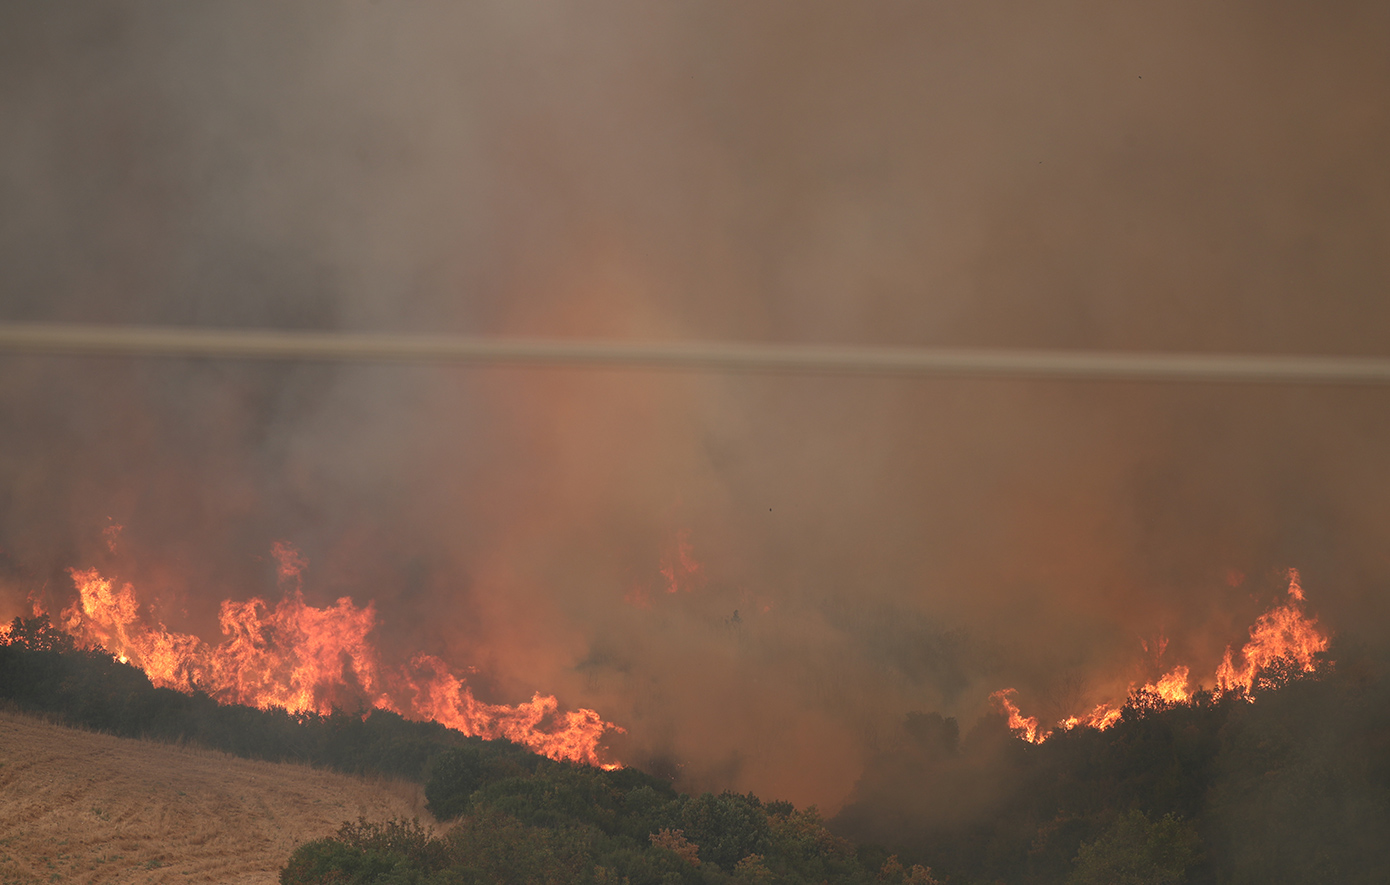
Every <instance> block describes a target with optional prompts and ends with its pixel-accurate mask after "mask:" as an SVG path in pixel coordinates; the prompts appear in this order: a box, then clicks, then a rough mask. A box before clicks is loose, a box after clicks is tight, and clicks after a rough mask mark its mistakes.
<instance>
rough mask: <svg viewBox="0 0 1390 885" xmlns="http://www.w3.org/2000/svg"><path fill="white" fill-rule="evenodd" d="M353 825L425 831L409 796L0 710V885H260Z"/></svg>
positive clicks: (416, 795)
mask: <svg viewBox="0 0 1390 885" xmlns="http://www.w3.org/2000/svg"><path fill="white" fill-rule="evenodd" d="M359 815H364V816H366V817H368V818H370V819H373V820H383V819H388V818H392V817H405V818H409V817H415V816H419V817H420V818H422V819H425V820H429V815H428V814H427V813H426V812H425V810H424V796H423V789H422V787H421V786H420V785H419V784H414V783H406V782H399V781H384V780H375V779H364V778H359V777H351V776H348V775H343V774H336V773H333V772H327V771H318V770H315V769H312V768H308V767H305V766H298V765H285V764H275V763H269V762H252V761H248V760H245V759H238V758H236V757H233V756H228V755H226V754H224V753H218V752H213V751H208V750H202V749H195V748H186V747H174V746H168V745H165V744H158V743H152V742H147V741H136V740H129V739H125V738H117V737H111V736H109V735H103V734H94V733H91V732H86V731H79V730H75V729H70V728H64V727H61V726H56V725H51V724H48V723H45V722H43V721H41V720H39V719H35V718H32V717H28V716H23V715H20V714H16V713H10V712H0V883H11V882H14V883H27V882H82V883H118V882H119V883H125V882H132V883H145V882H152V883H163V882H179V883H183V882H219V883H237V885H252V883H271V882H275V881H276V875H277V873H278V871H279V869H280V867H281V866H282V865H283V864H284V862H285V859H286V858H287V857H289V855H290V852H292V851H293V850H294V848H295V847H296V846H297V845H299V844H300V843H302V842H304V841H306V840H308V839H314V838H318V837H320V836H326V835H329V834H331V833H332V832H333V831H335V830H336V829H337V827H338V825H339V824H341V823H342V822H343V821H344V820H355V819H356V818H357V817H358V816H359Z"/></svg>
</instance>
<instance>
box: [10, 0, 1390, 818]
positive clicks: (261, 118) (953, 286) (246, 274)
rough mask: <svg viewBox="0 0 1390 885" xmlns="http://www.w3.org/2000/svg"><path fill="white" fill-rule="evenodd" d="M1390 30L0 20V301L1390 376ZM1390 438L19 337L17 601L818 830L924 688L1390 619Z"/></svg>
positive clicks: (87, 626)
mask: <svg viewBox="0 0 1390 885" xmlns="http://www.w3.org/2000/svg"><path fill="white" fill-rule="evenodd" d="M1387 45H1390V6H1387V4H1386V3H1384V2H1383V0H1345V2H1341V3H1336V4H1315V3H1294V2H1275V3H1270V2H1267V0H1261V2H1256V0H1229V2H1222V3H1212V2H1210V0H1169V2H1164V3H1149V4H1132V3H1130V4H1126V3H1109V4H1104V3H1096V2H1083V0H1055V2H1048V3H1037V2H1029V0H997V2H991V3H971V2H958V3H940V2H936V3H923V2H914V0H881V2H874V3H846V2H839V0H796V2H791V0H764V2H758V3H748V2H746V0H700V2H675V3H650V2H639V0H553V2H545V3H518V2H508V0H478V2H469V3H449V2H440V0H420V2H417V3H376V2H367V0H300V2H295V3H275V2H266V0H262V2H238V3H178V4H158V5H156V4H141V3H121V2H89V0H46V2H42V3H16V2H10V3H3V2H0V121H3V125H0V269H3V272H0V322H3V323H5V324H14V323H76V324H82V325H93V324H97V325H112V326H142V327H143V326H159V327H164V328H197V329H215V330H220V331H224V332H231V331H234V330H238V329H282V330H288V331H300V332H316V331H324V332H335V333H350V332H365V333H379V334H383V335H394V334H399V335H407V336H409V335H420V334H424V335H444V336H464V337H468V338H480V339H487V340H493V339H543V340H547V341H560V342H584V341H594V340H613V341H644V342H654V343H671V344H677V343H680V342H754V343H760V344H766V345H779V344H792V345H807V346H846V347H870V348H881V347H888V348H892V347H903V348H914V349H915V348H933V349H934V348H966V349H971V350H974V349H987V350H998V349H1002V350H1006V351H1010V352H1015V351H1025V350H1046V351H1054V350H1061V351H1068V352H1116V353H1126V354H1139V353H1148V352H1158V353H1195V354H1214V353H1216V354H1219V353H1235V354H1246V355H1252V356H1258V355H1274V356H1297V355H1309V356H1314V355H1324V356H1332V357H1339V358H1342V357H1347V358H1350V357H1358V356H1362V357H1375V358H1384V357H1386V356H1387V355H1390V298H1386V297H1385V293H1386V292H1390V250H1388V249H1387V248H1386V242H1385V231H1386V230H1390V174H1387V164H1386V162H1385V158H1386V157H1387V156H1390V102H1387V101H1386V100H1385V96H1386V95H1387V94H1390V53H1387V52H1386V51H1385V47H1386V46H1387ZM1387 450H1390V389H1383V388H1365V387H1363V388H1341V387H1335V386H1326V385H1319V386H1309V387H1299V386H1297V385H1238V384H1226V383H1212V384H1167V383H1128V382H1124V383H1120V382H1100V381H1093V382H1068V383H1058V382H1043V381H1039V380H1031V381H1029V380H1006V379H993V380H984V379H973V380H965V379H957V380H948V379H946V378H944V377H932V378H922V377H917V378H873V379H869V378H849V377H841V376H831V377H819V376H805V375H787V376H783V375H779V374H777V373H758V374H756V375H746V374H740V373H736V372H730V373H726V374H710V373H687V372H683V371H678V370H674V369H662V370H650V371H648V370H642V371H637V370H632V371H616V370H610V369H604V368H588V369H575V368H538V367H531V368H527V367H523V366H509V367H503V366H491V365H489V366H480V365H472V366H469V367H463V366H449V367H440V366H426V365H414V366H403V365H402V366H397V365H388V364H381V363H372V364H357V363H334V364H315V363H304V362H298V361H276V360H260V361H238V360H230V359H203V358H180V357H169V358H161V359H159V360H144V359H140V358H136V357H128V358H118V357H98V356H65V357H60V356H53V355H48V356H44V355H32V354H31V355H19V354H14V353H10V352H5V353H0V615H3V616H13V615H15V614H18V613H20V612H27V610H28V605H29V599H30V598H31V597H32V598H35V599H37V600H39V601H40V602H41V603H42V604H43V605H44V607H45V610H46V611H49V612H51V613H53V614H54V618H55V620H56V621H62V620H63V619H64V617H66V618H68V619H69V620H71V621H72V622H73V629H78V630H81V631H85V634H84V635H87V636H89V637H90V638H91V639H92V640H93V641H97V640H100V641H102V642H103V644H109V645H110V647H111V649H112V651H113V652H115V653H119V654H124V655H126V656H127V657H129V658H130V659H131V660H133V661H134V660H139V661H141V662H142V665H145V666H148V667H150V668H152V670H153V671H154V672H155V673H156V674H162V675H157V676H156V678H159V679H166V680H170V682H168V683H167V684H171V685H173V684H178V685H183V686H192V685H194V684H197V685H199V686H200V687H203V688H206V689H207V690H209V691H214V690H215V691H217V692H219V693H220V695H219V696H221V697H225V698H227V699H246V700H248V701H249V702H255V703H284V704H287V705H290V706H293V707H298V708H302V709H306V710H307V709H312V710H322V709H327V705H331V704H332V703H339V704H341V705H343V706H344V707H345V708H348V709H353V708H355V707H356V705H357V704H359V703H362V704H378V703H379V704H382V705H390V706H392V707H394V708H395V709H398V710H400V711H401V712H402V713H403V714H404V715H410V716H419V717H433V718H439V719H441V720H443V721H446V722H448V723H450V724H459V725H460V727H463V728H464V729H465V730H473V731H475V732H476V733H481V734H513V735H521V736H522V738H523V742H526V741H533V742H544V741H549V740H552V739H554V740H555V741H556V743H555V744H554V746H555V747H557V748H559V749H554V750H553V751H554V752H557V753H561V754H568V755H570V756H573V755H575V754H577V755H579V756H586V755H587V754H588V753H589V752H590V750H589V749H586V748H594V749H593V752H594V753H596V754H597V757H596V758H597V759H598V760H599V761H605V760H608V759H610V758H612V759H617V760H621V761H622V763H623V764H624V765H629V766H632V767H645V768H649V769H651V770H653V771H657V772H661V773H663V774H668V775H670V776H672V777H673V778H674V779H675V780H676V782H677V784H678V786H679V788H680V789H682V790H685V791H688V792H699V791H703V790H707V789H708V790H713V791H715V792H719V791H721V790H725V789H729V790H734V791H737V792H739V793H744V792H747V791H750V790H751V791H753V792H755V793H756V794H758V795H760V796H763V797H764V798H780V799H787V800H790V801H793V802H795V803H797V804H798V805H803V806H804V805H807V804H812V803H815V804H817V805H818V806H819V807H820V809H821V810H822V811H823V812H825V813H826V814H827V815H831V814H834V813H835V811H836V809H837V808H838V807H839V806H840V805H841V804H842V803H843V802H845V801H846V797H848V796H850V795H851V794H852V793H853V791H854V789H855V784H856V782H857V781H858V780H859V779H860V778H861V776H862V775H863V774H864V772H865V771H866V768H867V767H871V766H872V763H873V760H874V759H876V758H878V757H879V756H881V755H882V754H884V753H891V752H894V749H893V748H895V747H898V746H899V743H900V741H902V740H904V739H905V738H904V735H905V732H904V721H905V717H907V716H908V715H909V714H911V713H914V712H920V713H923V714H927V713H931V712H936V713H939V714H940V715H942V716H944V717H947V718H955V719H956V720H957V721H958V722H960V723H961V724H962V727H963V730H965V731H966V732H968V731H969V728H970V723H971V722H974V721H976V720H977V719H978V718H979V717H980V716H981V715H982V714H987V713H988V714H990V715H991V716H992V715H993V714H992V713H991V712H990V711H992V710H993V709H995V708H996V706H997V705H998V704H999V703H1000V702H999V701H994V702H991V701H990V695H991V694H993V693H994V692H996V691H997V690H999V689H1001V688H1003V687H1006V686H1007V687H1011V688H1014V689H1017V692H1016V693H1015V694H1011V695H1005V696H1004V697H1003V698H1002V699H1001V700H1008V701H1009V702H1010V703H1012V704H1014V705H1015V707H1016V708H1018V709H1019V711H1020V712H1019V713H1018V714H1017V715H1018V716H1019V717H1020V720H1021V721H1026V720H1027V719H1029V718H1034V719H1036V720H1037V725H1036V731H1035V735H1036V734H1042V733H1046V732H1047V731H1048V730H1049V729H1054V730H1055V729H1056V728H1057V727H1058V725H1057V723H1059V722H1062V721H1067V720H1075V722H1074V725H1073V726H1072V727H1080V726H1081V725H1082V724H1083V723H1086V724H1095V725H1102V724H1104V723H1105V722H1106V721H1107V719H1108V718H1113V716H1114V715H1115V711H1116V706H1117V705H1118V704H1120V703H1121V702H1123V700H1124V698H1125V696H1126V694H1127V692H1128V691H1129V690H1130V689H1131V687H1133V688H1134V689H1135V690H1138V689H1140V688H1143V687H1144V686H1146V685H1152V686H1153V690H1154V691H1155V692H1157V693H1159V694H1160V695H1162V696H1165V697H1167V696H1172V697H1179V696H1181V693H1182V692H1183V691H1188V692H1195V690H1196V686H1197V684H1198V683H1204V684H1205V685H1207V686H1209V687H1211V686H1213V685H1214V684H1216V682H1220V680H1223V679H1224V680H1227V682H1225V683H1221V684H1239V683H1242V682H1243V681H1244V680H1247V679H1248V678H1249V674H1250V673H1251V672H1252V668H1258V667H1259V666H1261V664H1262V663H1263V662H1265V661H1267V660H1268V654H1269V651H1268V648H1273V647H1274V646H1269V645H1268V643H1267V642H1266V639H1265V638H1264V637H1269V639H1268V642H1275V641H1276V640H1277V641H1280V642H1282V641H1284V639H1285V638H1287V635H1289V633H1290V631H1291V630H1294V629H1296V628H1297V627H1298V625H1299V624H1300V623H1303V622H1307V621H1308V620H1309V619H1308V618H1307V616H1302V620H1300V619H1297V618H1293V619H1291V617H1292V613H1297V612H1303V611H1305V609H1304V608H1303V607H1302V606H1303V605H1304V603H1302V602H1300V601H1297V600H1294V599H1293V598H1292V597H1290V596H1285V595H1284V589H1285V587H1286V586H1287V582H1286V581H1285V580H1284V578H1283V576H1282V575H1281V574H1279V573H1275V572H1272V571H1271V569H1272V568H1275V567H1278V566H1281V565H1283V564H1289V563H1297V564H1298V565H1299V566H1300V568H1301V569H1302V575H1303V580H1304V583H1305V584H1306V585H1307V586H1308V587H1309V588H1310V596H1311V597H1312V598H1313V599H1314V600H1315V602H1316V604H1315V606H1312V607H1310V608H1309V609H1306V610H1308V611H1311V610H1313V609H1314V608H1315V609H1316V614H1317V617H1318V622H1317V625H1316V629H1317V631H1318V632H1319V634H1320V635H1328V634H1331V633H1332V632H1333V631H1334V630H1335V633H1336V635H1337V637H1338V641H1339V642H1343V643H1346V644H1348V646H1351V645H1354V644H1355V643H1366V644H1382V643H1385V642H1386V641H1387V637H1390V593H1387V592H1386V588H1387V587H1390V556H1387V553H1386V545H1385V539H1386V538H1387V537H1390V495H1385V494H1383V493H1382V490H1384V489H1386V488H1390V458H1387V457H1386V454H1385V453H1386V452H1387ZM118 525H119V526H124V529H122V530H120V531H119V532H116V531H111V529H113V528H114V527H115V526H118ZM281 539H285V540H291V541H293V544H294V548H293V549H290V548H287V547H283V548H277V547H276V546H275V542H276V541H277V540H281ZM277 550H278V551H279V552H278V553H277V552H276V551H277ZM295 551H298V552H297V553H296V552H295ZM305 560H307V561H308V562H309V563H311V564H312V565H311V566H310V567H309V568H308V569H306V568H305V566H304V564H303V563H304V561H305ZM74 566H76V567H78V571H77V572H76V574H77V575H78V576H79V582H80V583H81V584H82V585H83V586H85V587H86V588H87V590H86V593H85V595H81V594H79V592H78V591H77V590H75V589H74V578H73V574H72V573H70V572H69V569H70V568H72V567H74ZM93 569H95V574H92V570H93ZM103 582H106V583H105V584H103ZM127 584H129V585H130V586H131V588H132V589H131V590H130V591H129V592H128V593H127V592H126V591H125V589H124V588H125V587H126V586H127ZM1276 593H1277V594H1280V599H1279V603H1280V607H1285V603H1288V606H1289V607H1287V610H1286V613H1285V614H1280V613H1279V612H1278V611H1274V612H1270V613H1269V614H1268V616H1267V617H1266V618H1265V619H1264V620H1257V619H1259V618H1260V616H1261V614H1262V613H1264V612H1265V611H1266V610H1267V609H1270V608H1271V606H1270V605H1269V604H1268V603H1269V600H1270V599H1271V598H1273V596H1274V594H1276ZM74 599H76V604H75V607H74ZM342 599H347V600H349V601H348V602H342V601H340V600H342ZM367 600H371V603H370V604H368V603H367ZM87 606H91V611H90V612H89V611H88V608H87ZM65 612H66V613H67V614H66V615H65V614H64V613H65ZM1252 624H1254V625H1255V626H1256V631H1255V634H1256V635H1250V636H1248V637H1247V631H1248V630H1249V628H1250V627H1251V625H1252ZM1160 633H1161V634H1162V635H1163V636H1164V637H1167V640H1168V641H1167V644H1166V647H1164V648H1162V649H1160V648H1159V645H1160V644H1161V643H1157V639H1156V637H1157V635H1158V634H1160ZM1140 638H1143V639H1144V640H1145V641H1147V643H1148V646H1147V649H1146V650H1144V651H1143V652H1142V653H1141V650H1140V647H1139V640H1140ZM1228 646H1229V647H1230V649H1231V650H1230V658H1229V666H1228V667H1226V666H1223V663H1222V660H1223V653H1224V652H1225V650H1226V649H1227V647H1228ZM1339 654H1340V652H1339ZM1345 657H1346V655H1343V658H1345ZM1295 666H1301V664H1297V663H1296V664H1295ZM1181 667H1186V668H1188V669H1187V672H1186V674H1184V673H1183V671H1182V669H1181ZM161 668H162V669H161ZM1218 671H1220V672H1218ZM1214 680H1215V682H1214ZM1131 683H1132V686H1131ZM536 692H540V694H539V696H538V697H537V698H534V699H532V698H533V695H535V693H536ZM552 697H553V698H554V699H555V700H554V701H551V700H549V699H550V698H552ZM258 699H259V700H258ZM528 699H532V700H528ZM492 702H505V704H504V705H497V704H494V703H492ZM584 711H594V712H592V713H586V712H584ZM606 723H616V724H618V725H621V726H622V727H623V728H624V729H626V734H624V735H618V734H617V733H616V731H614V730H613V729H611V728H608V727H607V726H606ZM993 725H996V726H997V722H996V723H993ZM997 730H998V729H996V731H997ZM600 733H601V734H602V735H604V736H605V737H606V739H607V741H608V743H607V744H605V743H604V741H602V740H598V741H597V742H595V741H596V738H595V735H596V734H600ZM562 735H563V736H565V737H564V740H560V736H562ZM566 742H568V743H566ZM605 746H608V747H610V748H611V751H612V756H611V757H610V756H605V755H603V748H604V747H605ZM564 747H567V748H564ZM576 748H578V749H576ZM904 789H907V787H906V786H904ZM964 790H965V788H964V787H961V788H959V789H956V788H953V790H952V791H951V792H950V795H952V796H957V795H959V794H960V793H962V792H964ZM976 798H979V797H976ZM981 807H982V806H981Z"/></svg>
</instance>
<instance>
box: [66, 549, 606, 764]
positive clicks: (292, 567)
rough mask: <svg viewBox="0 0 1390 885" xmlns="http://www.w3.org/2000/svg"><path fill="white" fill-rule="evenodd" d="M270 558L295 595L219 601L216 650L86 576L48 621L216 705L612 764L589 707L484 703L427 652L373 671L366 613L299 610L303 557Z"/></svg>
mask: <svg viewBox="0 0 1390 885" xmlns="http://www.w3.org/2000/svg"><path fill="white" fill-rule="evenodd" d="M274 552H275V556H276V559H277V560H278V561H279V564H280V569H279V571H280V576H281V579H282V580H283V581H286V582H291V583H293V585H294V587H295V589H293V590H291V591H290V592H288V593H286V595H285V597H284V598H283V599H281V600H280V601H279V602H278V603H277V604H276V605H275V606H274V607H271V606H269V605H267V604H266V602H265V601H264V600H261V599H255V598H253V599H248V600H246V601H244V602H234V601H231V600H228V601H226V602H223V603H222V609H221V613H220V616H219V621H220V623H221V626H222V632H223V633H224V634H225V635H226V637H227V638H226V639H224V640H223V641H222V642H221V643H220V644H218V645H209V644H207V643H205V642H203V641H202V640H201V639H199V638H198V637H196V636H192V635H189V634H184V633H175V632H173V631H170V630H168V629H167V628H166V627H165V626H164V625H163V624H158V625H155V626H150V625H148V624H147V623H146V622H145V621H144V620H143V619H142V618H141V617H140V604H139V602H138V600H137V599H136V596H135V591H134V588H132V587H131V585H130V584H125V585H124V586H122V587H121V588H120V589H119V590H118V589H115V587H114V585H113V584H112V582H111V581H110V580H108V579H106V578H104V577H102V576H101V575H100V574H99V573H98V572H97V571H96V570H95V569H87V570H85V571H79V570H76V569H74V570H72V572H71V574H72V578H73V583H74V584H75V585H76V587H77V591H78V599H77V600H76V601H75V602H74V603H73V604H72V605H71V606H69V607H68V608H66V609H64V610H63V612H62V617H61V619H60V624H61V626H62V628H63V629H64V630H65V631H67V632H68V633H69V634H70V635H72V636H73V637H74V638H75V639H76V640H77V641H78V642H79V643H81V644H84V645H100V646H102V647H103V648H105V649H106V650H107V651H109V652H110V653H111V654H113V655H115V656H116V657H117V658H119V659H120V660H121V661H125V662H129V663H133V664H135V665H136V666H138V667H140V668H141V669H143V670H144V671H145V673H146V674H147V675H148V676H149V678H150V681H151V682H152V683H154V684H155V685H157V686H160V687H165V688H174V689H177V690H179V691H185V692H191V691H194V690H200V691H204V692H206V693H207V694H209V695H210V696H212V697H213V698H216V699H217V700H218V701H220V702H222V703H236V704H246V705H248V706H253V707H260V708H263V709H264V708H269V707H283V708H284V709H286V710H289V711H290V712H294V713H300V712H305V711H310V712H315V713H321V714H326V713H329V712H331V711H332V709H333V708H334V706H339V707H348V708H350V707H352V706H356V705H357V704H360V703H366V704H367V705H369V706H373V707H380V708H383V709H387V710H391V711H394V712H397V713H400V714H401V715H404V716H407V717H410V718H415V719H433V720H436V721H438V722H441V723H442V724H444V725H446V726H449V727H450V728H456V729H458V730H459V731H462V732H463V733H465V734H468V735H476V736H479V737H484V738H507V739H509V740H511V741H514V742H516V743H519V744H522V745H524V746H526V747H529V748H530V749H532V750H534V751H536V752H538V753H543V754H544V755H546V756H549V757H551V758H553V759H567V760H571V761H575V762H585V763H588V764H590V765H603V767H605V768H617V767H620V766H618V765H617V764H615V763H608V764H604V763H603V761H602V760H601V759H600V756H599V750H598V745H599V742H600V741H601V740H602V738H603V736H604V735H605V734H606V733H607V732H608V731H610V730H612V731H618V732H621V731H622V729H620V728H618V727H617V726H616V725H613V724H612V723H609V722H605V721H604V720H603V719H602V718H601V717H600V716H599V715H598V713H596V712H594V711H593V710H577V711H570V712H565V713H561V712H560V711H559V703H558V701H556V699H555V698H554V697H550V696H546V695H542V694H539V693H537V694H536V695H535V696H534V697H532V698H531V700H530V701H528V702H526V703H522V704H518V705H517V706H515V707H512V706H507V705H503V704H485V703H482V702H480V701H478V700H477V699H476V698H474V697H473V693H472V691H471V690H470V689H469V688H468V686H467V685H465V684H464V683H463V681H462V680H460V679H459V678H458V677H456V676H454V675H453V674H452V673H451V672H450V671H449V668H448V667H447V666H446V665H445V664H444V662H443V661H441V660H439V659H438V658H434V657H431V656H428V655H421V656H418V657H417V658H416V659H415V660H414V661H413V662H412V664H411V667H409V668H385V667H383V666H382V665H381V663H380V660H379V657H378V654H377V650H376V647H375V646H374V644H373V643H372V642H371V640H370V639H369V634H370V633H371V632H372V630H373V628H374V627H375V626H376V612H375V610H374V609H373V607H372V606H371V605H368V606H366V607H358V606H356V605H355V604H353V602H352V600H351V599H348V598H347V597H344V598H342V599H339V600H338V601H337V602H336V603H334V604H333V605H331V606H327V607H325V608H316V607H315V606H312V605H308V604H306V603H305V602H304V598H303V596H302V594H301V593H300V591H299V589H298V585H299V581H300V575H301V572H302V570H303V568H304V566H305V565H306V563H305V561H304V560H303V558H302V557H300V556H299V554H298V553H297V552H296V551H295V550H294V548H292V547H290V546H289V545H288V544H283V543H281V542H277V544H276V546H275V549H274Z"/></svg>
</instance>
